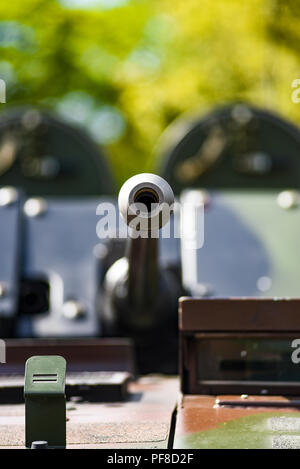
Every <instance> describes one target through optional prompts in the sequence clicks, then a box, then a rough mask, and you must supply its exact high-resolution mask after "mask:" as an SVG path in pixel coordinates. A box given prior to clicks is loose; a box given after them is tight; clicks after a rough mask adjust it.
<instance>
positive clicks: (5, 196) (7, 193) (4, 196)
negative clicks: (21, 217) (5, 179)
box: [0, 187, 18, 207]
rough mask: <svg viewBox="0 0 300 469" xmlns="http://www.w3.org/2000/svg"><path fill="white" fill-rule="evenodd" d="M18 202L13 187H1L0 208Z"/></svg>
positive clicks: (16, 193)
mask: <svg viewBox="0 0 300 469" xmlns="http://www.w3.org/2000/svg"><path fill="white" fill-rule="evenodd" d="M17 200H18V191H17V189H15V188H14V187H2V189H0V206H1V207H5V206H6V205H11V204H14V203H15V202H16V201H17Z"/></svg>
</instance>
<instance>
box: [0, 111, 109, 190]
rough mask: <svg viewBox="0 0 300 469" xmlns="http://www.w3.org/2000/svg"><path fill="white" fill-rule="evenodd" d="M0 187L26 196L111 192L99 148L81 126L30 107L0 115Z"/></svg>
mask: <svg viewBox="0 0 300 469" xmlns="http://www.w3.org/2000/svg"><path fill="white" fill-rule="evenodd" d="M0 185H1V186H17V187H19V188H22V189H23V190H24V191H25V192H26V194H27V195H28V196H48V195H55V196H79V197H81V196H90V195H104V194H105V195H107V194H110V195H111V194H113V193H114V183H113V177H112V174H111V172H110V170H109V167H108V165H107V162H106V160H105V157H104V155H103V150H102V149H101V150H100V148H99V147H98V146H97V145H96V144H95V143H94V142H93V141H92V140H91V139H90V137H89V136H88V135H86V134H85V132H84V131H83V130H82V129H81V128H78V127H74V126H71V125H68V124H66V123H64V122H62V121H61V120H60V119H58V118H57V117H54V116H53V115H51V114H49V113H48V112H45V111H43V110H40V109H35V108H31V107H26V108H22V109H14V110H10V111H8V112H5V113H2V114H1V117H0Z"/></svg>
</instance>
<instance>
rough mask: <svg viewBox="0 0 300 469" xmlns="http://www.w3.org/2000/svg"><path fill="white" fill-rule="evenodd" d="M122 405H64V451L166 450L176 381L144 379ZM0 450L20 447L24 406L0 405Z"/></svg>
mask: <svg viewBox="0 0 300 469" xmlns="http://www.w3.org/2000/svg"><path fill="white" fill-rule="evenodd" d="M129 391H130V394H129V397H128V400H127V401H126V402H116V403H105V404H104V403H103V404H100V403H86V402H76V401H74V402H72V401H71V402H68V403H67V448H167V446H168V440H169V434H170V428H171V419H172V414H173V411H174V409H175V406H176V401H177V398H178V380H177V379H176V378H164V377H160V376H148V377H144V378H141V379H139V380H138V381H137V382H133V383H131V384H130V386H129ZM0 447H20V448H21V447H24V405H22V404H17V405H1V406H0Z"/></svg>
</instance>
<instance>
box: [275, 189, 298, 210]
mask: <svg viewBox="0 0 300 469" xmlns="http://www.w3.org/2000/svg"><path fill="white" fill-rule="evenodd" d="M299 202H300V194H299V192H298V191H295V190H289V191H282V192H280V194H278V197H277V203H278V205H279V207H280V208H282V209H284V210H289V209H291V208H295V207H297V206H298V205H299Z"/></svg>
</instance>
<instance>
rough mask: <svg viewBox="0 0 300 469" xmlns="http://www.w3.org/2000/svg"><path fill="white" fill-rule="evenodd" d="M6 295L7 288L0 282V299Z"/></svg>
mask: <svg viewBox="0 0 300 469" xmlns="http://www.w3.org/2000/svg"><path fill="white" fill-rule="evenodd" d="M6 293H7V287H6V285H5V284H4V283H3V282H0V298H3V297H4V296H5V295H6Z"/></svg>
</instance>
